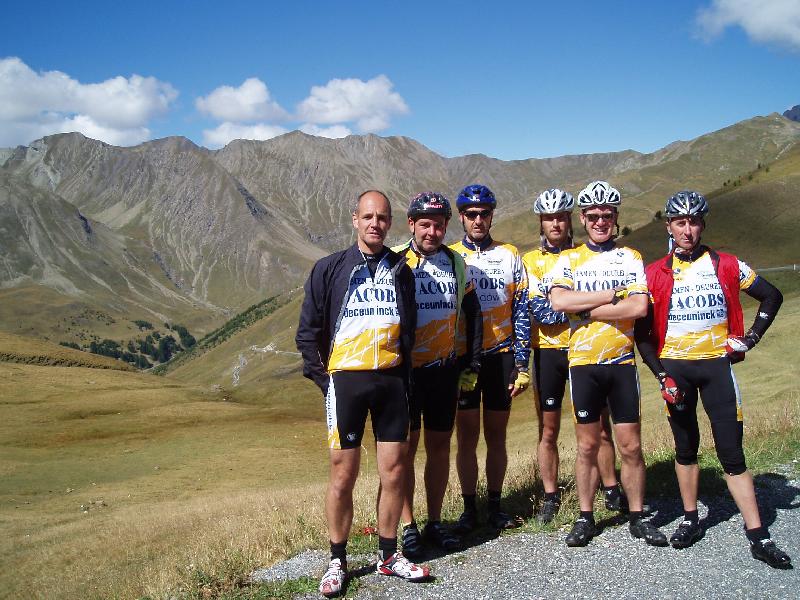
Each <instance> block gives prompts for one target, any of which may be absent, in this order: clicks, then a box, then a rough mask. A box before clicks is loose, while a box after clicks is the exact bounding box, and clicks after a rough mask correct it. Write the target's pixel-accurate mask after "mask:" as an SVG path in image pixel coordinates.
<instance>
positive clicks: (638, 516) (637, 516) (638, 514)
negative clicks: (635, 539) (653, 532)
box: [628, 510, 644, 523]
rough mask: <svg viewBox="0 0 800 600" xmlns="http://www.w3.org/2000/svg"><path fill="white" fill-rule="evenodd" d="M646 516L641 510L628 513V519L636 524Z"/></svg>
mask: <svg viewBox="0 0 800 600" xmlns="http://www.w3.org/2000/svg"><path fill="white" fill-rule="evenodd" d="M643 516H644V512H642V511H641V510H632V511H631V512H629V513H628V519H629V520H630V522H631V523H636V521H641V520H642V517H643Z"/></svg>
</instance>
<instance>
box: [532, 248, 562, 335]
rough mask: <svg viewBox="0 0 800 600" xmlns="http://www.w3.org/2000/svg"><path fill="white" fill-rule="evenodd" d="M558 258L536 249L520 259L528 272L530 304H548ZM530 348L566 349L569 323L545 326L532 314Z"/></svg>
mask: <svg viewBox="0 0 800 600" xmlns="http://www.w3.org/2000/svg"><path fill="white" fill-rule="evenodd" d="M565 252H566V250H565ZM560 256H561V255H560V254H559V253H557V252H547V251H545V250H543V249H541V248H537V249H536V250H531V251H530V252H527V253H526V254H525V255H524V256H523V257H522V262H523V264H524V265H525V270H526V271H527V272H528V296H529V297H530V299H531V303H533V301H534V299H535V298H541V299H543V300H545V301H547V302H549V298H548V297H547V294H548V293H549V292H550V286H551V285H552V284H553V277H554V276H555V272H556V265H557V264H558V259H559V257H560ZM531 346H532V347H533V348H566V347H567V346H569V323H568V322H564V323H553V324H550V325H545V324H542V323H540V322H538V321H537V320H536V318H535V314H534V315H533V318H531Z"/></svg>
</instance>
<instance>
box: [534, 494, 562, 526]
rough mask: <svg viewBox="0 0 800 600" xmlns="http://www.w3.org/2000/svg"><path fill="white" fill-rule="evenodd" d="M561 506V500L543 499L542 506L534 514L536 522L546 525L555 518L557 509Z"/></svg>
mask: <svg viewBox="0 0 800 600" xmlns="http://www.w3.org/2000/svg"><path fill="white" fill-rule="evenodd" d="M560 507H561V502H559V501H558V500H545V501H544V502H542V508H540V509H539V512H538V514H537V515H536V522H537V523H541V524H542V525H546V524H547V523H550V522H551V521H552V520H553V519H555V518H556V514H557V513H558V509H559V508H560Z"/></svg>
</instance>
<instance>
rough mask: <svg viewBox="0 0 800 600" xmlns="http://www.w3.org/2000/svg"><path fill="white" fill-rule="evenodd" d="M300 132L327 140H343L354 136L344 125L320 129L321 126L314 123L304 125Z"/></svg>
mask: <svg viewBox="0 0 800 600" xmlns="http://www.w3.org/2000/svg"><path fill="white" fill-rule="evenodd" d="M300 131H302V132H303V133H307V134H308V135H316V136H317V137H326V138H343V137H347V136H348V135H352V134H353V132H352V131H350V129H349V128H348V127H345V126H344V125H331V126H330V127H320V126H319V125H314V124H313V123H303V124H302V125H301V126H300Z"/></svg>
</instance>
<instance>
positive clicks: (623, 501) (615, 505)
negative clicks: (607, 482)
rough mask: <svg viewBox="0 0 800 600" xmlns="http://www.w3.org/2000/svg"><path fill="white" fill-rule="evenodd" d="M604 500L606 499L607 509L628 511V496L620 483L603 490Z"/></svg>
mask: <svg viewBox="0 0 800 600" xmlns="http://www.w3.org/2000/svg"><path fill="white" fill-rule="evenodd" d="M603 500H604V501H605V505H606V510H613V511H616V512H628V497H627V496H626V495H625V492H624V491H623V490H622V487H620V485H619V484H617V485H615V486H614V487H612V488H609V489H607V490H603Z"/></svg>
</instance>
